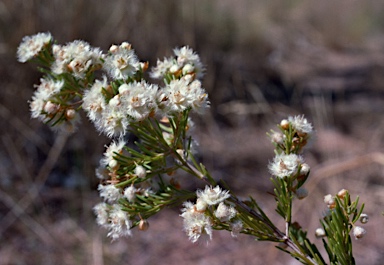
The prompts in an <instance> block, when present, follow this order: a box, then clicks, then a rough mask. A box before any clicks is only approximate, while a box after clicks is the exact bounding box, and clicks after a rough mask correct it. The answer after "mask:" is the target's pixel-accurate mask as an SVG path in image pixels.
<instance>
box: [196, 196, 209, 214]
mask: <svg viewBox="0 0 384 265" xmlns="http://www.w3.org/2000/svg"><path fill="white" fill-rule="evenodd" d="M207 206H208V204H207V202H206V201H205V200H203V199H201V198H198V199H197V200H196V210H197V211H199V212H203V211H205V209H207Z"/></svg>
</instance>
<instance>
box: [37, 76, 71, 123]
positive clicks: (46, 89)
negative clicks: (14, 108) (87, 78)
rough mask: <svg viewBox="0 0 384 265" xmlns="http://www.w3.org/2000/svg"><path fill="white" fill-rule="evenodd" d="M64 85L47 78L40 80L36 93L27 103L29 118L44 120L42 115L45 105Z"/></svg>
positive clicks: (61, 82)
mask: <svg viewBox="0 0 384 265" xmlns="http://www.w3.org/2000/svg"><path fill="white" fill-rule="evenodd" d="M63 85H64V82H63V81H54V80H52V79H49V78H41V79H40V84H39V85H38V86H36V91H35V93H34V94H33V96H32V100H31V101H30V103H29V107H30V111H31V117H32V118H39V119H41V120H44V119H45V118H46V116H45V115H42V113H43V112H44V108H45V107H46V103H47V102H48V101H49V100H50V99H51V97H53V96H54V95H56V94H57V93H59V92H60V90H61V89H62V87H63Z"/></svg>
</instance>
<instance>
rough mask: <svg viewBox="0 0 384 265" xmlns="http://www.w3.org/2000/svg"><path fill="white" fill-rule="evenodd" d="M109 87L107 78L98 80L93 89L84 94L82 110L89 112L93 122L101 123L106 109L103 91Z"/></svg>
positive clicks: (88, 114)
mask: <svg viewBox="0 0 384 265" xmlns="http://www.w3.org/2000/svg"><path fill="white" fill-rule="evenodd" d="M107 87H108V82H107V78H106V77H105V76H104V77H103V80H96V81H95V83H94V84H93V85H92V87H91V88H90V89H89V90H87V91H86V92H85V93H84V97H83V104H82V108H83V109H84V110H85V111H86V112H87V116H88V118H89V119H90V120H91V121H92V122H97V121H100V119H101V116H102V112H103V110H104V109H105V107H106V102H105V98H104V96H103V93H102V92H103V89H106V88H107Z"/></svg>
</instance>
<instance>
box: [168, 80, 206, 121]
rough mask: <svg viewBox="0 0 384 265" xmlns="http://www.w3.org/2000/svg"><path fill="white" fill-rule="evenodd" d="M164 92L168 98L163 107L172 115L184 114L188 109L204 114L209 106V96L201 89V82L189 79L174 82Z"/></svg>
mask: <svg viewBox="0 0 384 265" xmlns="http://www.w3.org/2000/svg"><path fill="white" fill-rule="evenodd" d="M163 92H164V93H165V98H166V100H165V101H163V105H164V106H165V110H166V111H167V112H169V113H170V114H172V113H175V112H176V113H177V112H182V111H184V110H186V109H188V108H192V109H193V110H195V111H197V112H202V110H203V109H204V108H207V107H208V106H209V101H208V94H207V93H206V92H205V90H204V89H203V88H202V87H201V82H200V81H199V80H194V81H192V82H190V81H189V80H187V79H177V80H172V81H171V82H170V83H169V84H168V85H167V86H166V87H165V88H164V89H163Z"/></svg>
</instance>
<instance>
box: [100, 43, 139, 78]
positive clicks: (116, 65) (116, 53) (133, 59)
mask: <svg viewBox="0 0 384 265" xmlns="http://www.w3.org/2000/svg"><path fill="white" fill-rule="evenodd" d="M103 68H104V70H105V71H106V72H107V73H108V74H109V75H110V76H111V77H112V78H113V79H127V78H129V77H131V76H133V75H134V74H135V73H136V72H137V71H138V70H139V69H140V63H139V60H138V58H137V56H136V54H135V52H134V51H133V50H132V49H131V48H130V45H127V43H125V42H123V43H122V44H121V45H120V46H116V45H114V46H113V48H112V47H111V49H110V54H109V55H108V56H106V58H105V63H104V65H103Z"/></svg>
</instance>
